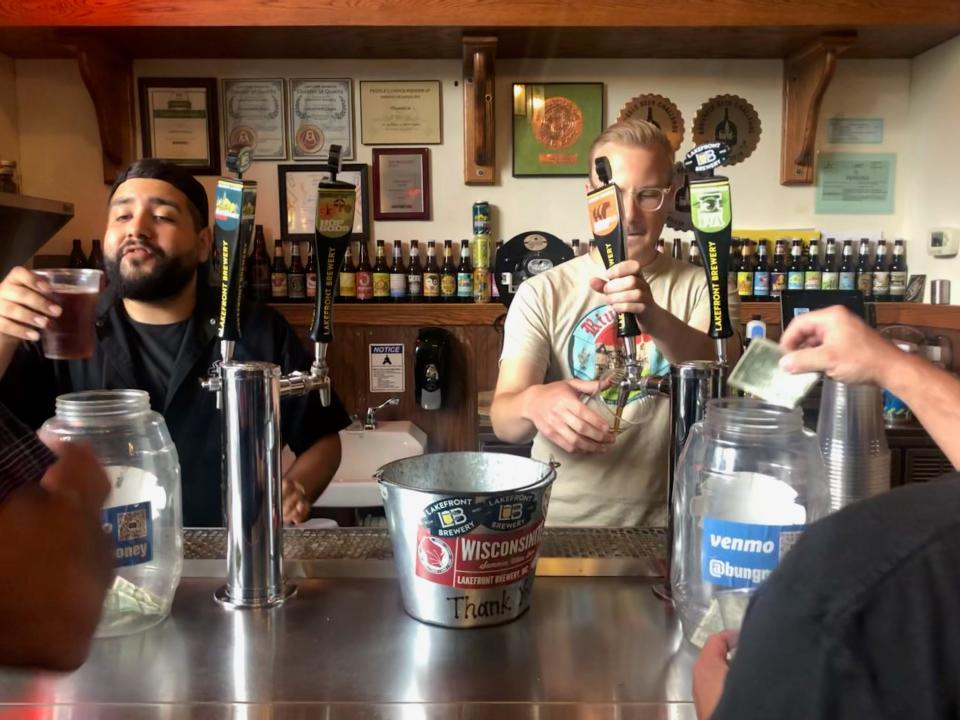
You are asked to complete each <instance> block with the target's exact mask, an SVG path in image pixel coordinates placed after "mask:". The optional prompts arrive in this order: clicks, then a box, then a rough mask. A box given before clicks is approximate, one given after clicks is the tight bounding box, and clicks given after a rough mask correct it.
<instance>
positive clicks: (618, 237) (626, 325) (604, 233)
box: [587, 156, 640, 357]
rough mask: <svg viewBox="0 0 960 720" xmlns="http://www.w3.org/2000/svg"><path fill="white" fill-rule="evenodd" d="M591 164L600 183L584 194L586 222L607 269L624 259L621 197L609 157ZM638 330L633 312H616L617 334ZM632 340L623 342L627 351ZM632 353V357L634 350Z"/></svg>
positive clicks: (632, 335)
mask: <svg viewBox="0 0 960 720" xmlns="http://www.w3.org/2000/svg"><path fill="white" fill-rule="evenodd" d="M594 168H595V170H596V173H597V178H598V179H599V180H600V182H601V183H603V184H602V185H601V187H599V188H598V189H596V190H592V191H590V192H589V193H588V194H587V209H588V212H589V214H590V226H591V228H592V229H593V237H594V239H595V240H596V242H597V250H599V252H600V259H601V260H602V261H603V265H604V267H606V268H607V270H609V269H610V268H612V267H613V266H614V265H616V264H617V263H619V262H623V261H624V260H625V259H626V250H625V245H624V241H625V233H624V230H623V200H622V199H621V197H620V188H618V187H617V186H616V185H615V184H614V183H613V181H612V173H611V170H610V160H609V159H608V158H607V157H606V156H600V157H598V158H597V159H596V160H595V161H594ZM639 334H640V324H639V323H638V322H637V316H636V315H634V314H633V313H618V314H617V335H618V336H619V337H622V338H635V337H637V336H638V335H639ZM631 347H632V348H633V349H634V350H635V349H636V342H635V341H634V342H633V343H627V345H626V348H627V353H628V355H630V350H631ZM633 357H636V355H635V353H634V354H633Z"/></svg>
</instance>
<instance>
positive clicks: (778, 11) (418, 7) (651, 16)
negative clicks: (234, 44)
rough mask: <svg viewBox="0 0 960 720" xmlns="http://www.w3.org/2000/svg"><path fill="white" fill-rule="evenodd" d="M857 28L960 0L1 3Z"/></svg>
mask: <svg viewBox="0 0 960 720" xmlns="http://www.w3.org/2000/svg"><path fill="white" fill-rule="evenodd" d="M334 24H335V25H337V26H341V27H373V26H385V27H405V26H407V27H408V26H412V25H416V26H424V27H440V26H447V27H457V28H467V29H469V28H478V29H479V28H488V29H489V28H500V27H534V28H535V27H543V28H562V27H567V28H578V29H582V28H587V27H592V28H602V27H606V28H628V29H629V28H669V27H710V28H725V27H810V26H813V25H818V26H820V27H834V28H837V27H841V28H842V27H851V26H857V25H864V26H881V25H887V26H889V25H913V26H920V25H928V26H938V25H940V26H943V25H950V24H953V25H956V24H960V3H958V2H957V1H956V0H912V1H911V2H907V3H905V2H903V1H902V0H844V1H843V2H838V1H837V0H795V1H794V2H776V1H775V0H686V2H682V3H669V2H663V1H662V0H594V2H591V3H589V4H586V3H573V2H561V3H557V2H550V1H548V0H484V2H463V1H462V0H391V1H390V2H383V1H381V2H364V1H362V0H361V1H360V2H358V1H357V0H271V2H265V1H264V0H234V1H233V2H231V3H230V8H229V12H227V13H225V12H224V6H223V3H222V2H221V0H165V2H162V3H145V2H143V0H109V1H107V0H69V1H68V2H64V1H63V0H0V26H8V27H43V26H48V27H70V28H77V27H89V28H92V27H102V28H107V27H150V26H153V27H244V26H246V27H256V28H264V29H265V28H266V27H268V26H269V27H306V28H321V27H330V26H331V25H334Z"/></svg>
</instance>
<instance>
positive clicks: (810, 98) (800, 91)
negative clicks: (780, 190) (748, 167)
mask: <svg viewBox="0 0 960 720" xmlns="http://www.w3.org/2000/svg"><path fill="white" fill-rule="evenodd" d="M856 39H857V34H856V33H855V32H849V33H841V34H831V35H823V36H821V37H819V38H818V39H817V40H815V41H814V42H812V43H811V44H810V45H808V46H807V47H805V48H804V49H803V50H801V51H799V52H797V53H795V54H793V55H791V56H790V57H788V58H786V59H784V61H783V135H782V138H781V145H780V184H781V185H810V184H812V183H813V181H814V157H815V150H816V142H817V123H818V121H819V119H820V105H821V103H822V102H823V95H824V93H826V91H827V88H828V87H829V86H830V81H831V80H832V79H833V73H834V70H836V67H837V58H839V57H840V55H842V54H843V53H844V52H845V51H846V50H847V49H848V48H849V47H850V46H851V45H852V44H853V43H854V42H855V41H856Z"/></svg>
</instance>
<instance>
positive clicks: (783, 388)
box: [728, 338, 820, 408]
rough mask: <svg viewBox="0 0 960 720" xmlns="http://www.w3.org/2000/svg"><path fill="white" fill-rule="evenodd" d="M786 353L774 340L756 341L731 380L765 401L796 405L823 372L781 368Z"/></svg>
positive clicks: (761, 339)
mask: <svg viewBox="0 0 960 720" xmlns="http://www.w3.org/2000/svg"><path fill="white" fill-rule="evenodd" d="M784 354H785V353H784V351H783V350H782V349H781V348H780V346H779V345H777V343H775V342H772V341H770V340H767V339H765V338H758V339H756V340H754V341H753V342H751V343H750V347H748V348H747V351H746V352H745V353H744V354H743V357H741V358H740V362H738V363H737V366H736V367H735V368H734V369H733V372H732V373H730V379H729V380H728V383H729V384H730V386H731V387H735V388H737V389H738V390H742V391H743V392H745V393H747V394H748V395H753V396H754V397H756V398H759V399H760V400H763V401H764V402H768V403H771V404H773V405H780V406H782V407H785V408H795V407H796V406H797V403H799V402H800V401H801V400H803V398H804V396H805V395H806V394H807V393H808V392H810V388H812V387H813V386H814V385H815V384H816V383H817V380H818V379H819V378H820V374H819V373H798V374H793V373H788V372H785V371H784V370H781V369H780V358H782V357H783V356H784Z"/></svg>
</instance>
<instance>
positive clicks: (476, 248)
mask: <svg viewBox="0 0 960 720" xmlns="http://www.w3.org/2000/svg"><path fill="white" fill-rule="evenodd" d="M574 242H575V243H577V250H576V251H575V253H576V252H579V246H580V241H579V240H577V239H576V238H575V239H574ZM492 244H493V243H492V241H491V240H490V236H489V235H487V234H486V233H477V234H476V235H474V236H473V242H472V243H471V244H470V255H471V258H472V260H473V301H474V302H477V303H487V302H490V281H491V280H492V279H493V276H492V274H491V273H490V246H491V245H492Z"/></svg>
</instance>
